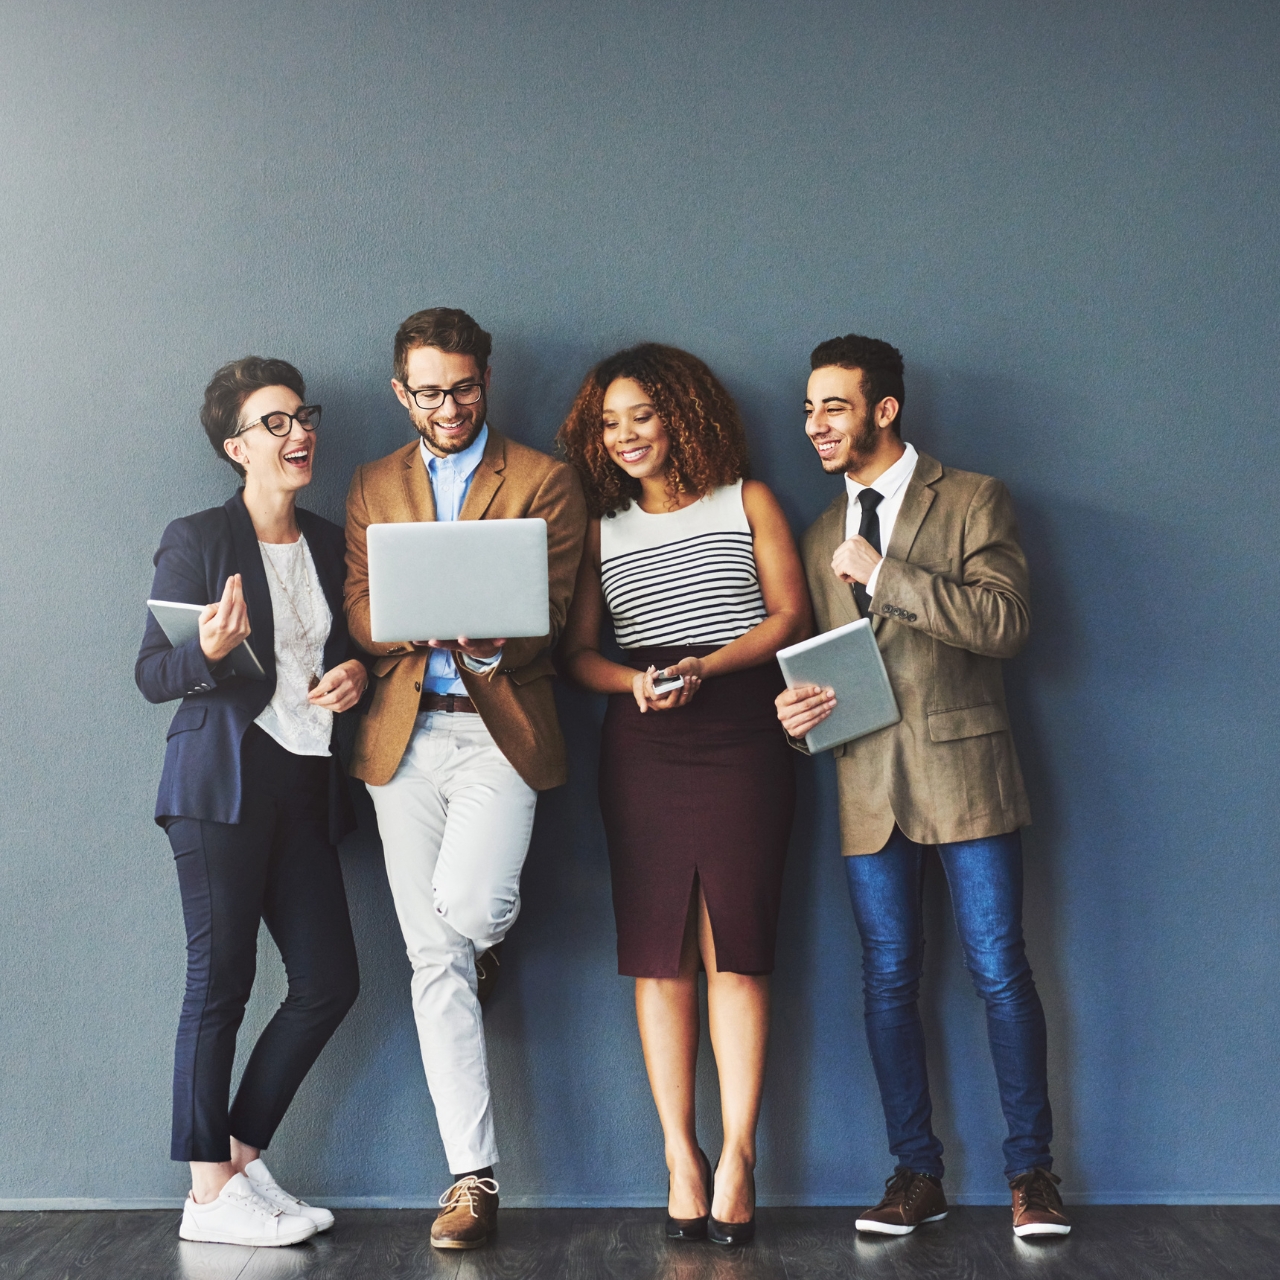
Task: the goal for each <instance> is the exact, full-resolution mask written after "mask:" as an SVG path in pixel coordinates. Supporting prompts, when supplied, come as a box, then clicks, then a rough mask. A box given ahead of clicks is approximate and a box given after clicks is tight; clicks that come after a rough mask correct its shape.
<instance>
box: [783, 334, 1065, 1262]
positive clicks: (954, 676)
mask: <svg viewBox="0 0 1280 1280" xmlns="http://www.w3.org/2000/svg"><path fill="white" fill-rule="evenodd" d="M810 364H811V367H812V372H811V374H810V377H809V386H808V392H807V397H806V400H805V431H806V433H807V435H808V437H809V440H810V442H811V443H812V444H813V446H814V449H815V450H816V451H817V454H818V457H819V460H820V461H821V463H822V467H823V469H824V470H825V471H827V472H828V473H831V474H843V475H844V477H845V491H844V492H843V493H842V494H841V495H840V496H839V497H838V498H837V499H836V500H835V501H834V502H833V503H832V504H831V505H830V506H829V507H828V508H827V510H826V511H825V512H824V513H823V514H822V515H821V516H820V517H819V518H818V520H817V521H816V522H815V523H814V524H813V526H812V527H811V528H810V529H809V531H808V532H807V533H806V535H805V539H804V562H805V571H806V574H807V576H808V579H809V589H810V591H811V593H812V595H813V603H814V611H815V614H816V616H817V619H818V625H819V627H820V628H821V629H822V630H824V631H828V630H831V629H832V628H834V627H839V626H843V625H844V624H846V623H850V622H855V621H857V620H858V619H859V618H862V617H868V618H870V620H871V627H872V629H873V630H874V632H875V636H876V640H877V643H878V644H879V647H880V652H881V655H882V656H883V658H884V664H885V668H886V670H887V671H888V673H889V680H890V683H891V684H892V686H893V691H894V695H895V696H896V698H897V700H898V706H899V709H900V710H901V712H902V719H901V720H900V721H899V722H898V723H897V724H895V725H891V726H889V727H888V728H886V729H881V730H879V731H878V732H876V733H872V734H868V735H867V736H865V737H863V738H858V739H856V740H855V741H853V742H848V743H845V744H844V745H843V746H838V747H836V748H835V751H834V754H835V755H836V757H837V758H836V776H837V780H838V791H839V800H840V835H841V843H842V845H843V851H844V853H845V855H846V857H845V870H846V873H847V878H848V882H849V892H850V897H851V899H852V901H853V911H854V917H855V919H856V921H857V925H858V932H859V933H860V935H861V937H862V954H863V961H862V967H863V991H864V997H865V1023H866V1031H867V1041H868V1044H869V1046H870V1050H871V1059H872V1063H873V1065H874V1067H875V1072H876V1080H877V1082H878V1084H879V1086H880V1097H881V1102H882V1103H883V1106H884V1113H885V1122H886V1127H887V1129H888V1135H889V1149H890V1151H891V1153H892V1154H893V1156H894V1158H895V1162H896V1167H895V1169H894V1173H893V1175H892V1177H890V1178H889V1180H888V1182H887V1183H886V1188H885V1195H884V1198H883V1199H882V1200H881V1202H880V1203H879V1204H878V1205H876V1206H875V1208H873V1209H869V1210H867V1211H866V1212H865V1213H863V1214H862V1215H861V1216H860V1217H859V1218H858V1219H857V1226H858V1229H859V1230H861V1231H873V1232H879V1233H883V1234H889V1235H905V1234H907V1233H908V1232H911V1231H914V1230H915V1228H916V1226H917V1225H919V1224H920V1223H921V1222H935V1221H938V1220H940V1219H942V1218H944V1217H946V1213H947V1201H946V1197H945V1195H944V1194H943V1190H942V1173H943V1164H942V1143H941V1142H939V1141H938V1139H937V1137H936V1136H935V1134H934V1132H933V1128H932V1125H931V1123H930V1120H931V1116H932V1105H931V1103H930V1100H929V1084H928V1076H927V1073H926V1068H925V1043H924V1031H923V1028H922V1026H921V1022H920V1015H919V1011H918V1008H917V995H918V992H919V986H920V975H921V970H922V967H923V959H924V936H923V932H922V923H921V891H922V884H923V874H924V866H925V853H926V850H927V848H928V847H929V846H930V845H932V846H934V847H935V848H936V849H937V851H938V855H939V860H940V861H941V863H942V867H943V870H944V872H945V873H946V877H947V883H948V886H949V888H950V891H951V900H952V906H953V908H954V912H955V918H956V924H957V927H958V930H959V934H960V939H961V942H962V944H963V946H964V950H965V958H966V961H967V964H968V967H969V971H970V973H971V975H972V977H973V980H974V985H975V986H976V988H977V990H978V994H979V995H981V996H982V998H983V1000H984V1002H985V1003H986V1009H987V1031H988V1038H989V1041H990V1045H991V1055H992V1059H993V1061H994V1064H995V1069H996V1078H997V1082H998V1084H999V1087H1000V1100H1001V1104H1002V1106H1003V1109H1004V1115H1005V1120H1006V1122H1007V1124H1008V1130H1009V1136H1008V1138H1007V1140H1006V1141H1005V1143H1004V1156H1005V1176H1006V1177H1007V1178H1008V1179H1009V1184H1010V1187H1011V1189H1012V1194H1013V1228H1014V1231H1015V1232H1016V1233H1017V1234H1018V1235H1020V1236H1026V1235H1046V1234H1055V1235H1061V1234H1066V1233H1067V1232H1069V1231H1070V1229H1071V1226H1070V1222H1069V1220H1068V1218H1067V1215H1066V1214H1065V1212H1064V1211H1063V1207H1062V1200H1061V1197H1060V1196H1059V1194H1058V1191H1057V1187H1056V1183H1057V1181H1058V1179H1057V1177H1056V1176H1055V1175H1054V1174H1053V1173H1052V1172H1051V1168H1052V1158H1051V1156H1050V1154H1049V1141H1050V1138H1051V1137H1052V1132H1053V1122H1052V1116H1051V1112H1050V1108H1049V1094H1048V1081H1047V1070H1046V1061H1045V1020H1044V1011H1043V1009H1042V1008H1041V1005H1040V997H1039V995H1038V994H1037V992H1036V988H1035V983H1034V981H1033V980H1032V976H1031V968H1030V966H1029V964H1028V963H1027V958H1026V953H1025V949H1024V946H1023V938H1022V843H1021V838H1020V834H1019V828H1021V827H1023V826H1026V825H1027V823H1028V822H1030V814H1029V811H1028V806H1027V797H1026V792H1025V790H1024V788H1023V784H1022V774H1021V771H1020V770H1019V768H1018V757H1017V753H1016V752H1015V750H1014V746H1013V736H1012V734H1011V733H1010V731H1009V716H1008V712H1007V711H1006V709H1005V700H1004V683H1003V680H1002V677H1001V670H1000V664H1001V661H1002V659H1004V658H1011V657H1013V656H1014V655H1015V654H1016V653H1017V652H1018V651H1019V650H1020V649H1021V648H1022V646H1023V645H1024V644H1025V643H1026V640H1027V634H1028V631H1029V629H1030V623H1031V615H1030V610H1029V606H1028V575H1027V562H1026V558H1025V557H1024V556H1023V554H1022V548H1021V547H1020V546H1019V544H1018V527H1017V522H1016V520H1015V519H1014V514H1013V506H1012V503H1011V502H1010V500H1009V493H1008V491H1007V490H1006V489H1005V487H1004V485H1003V484H1001V483H1000V481H998V480H994V479H992V478H991V477H990V476H982V475H975V474H974V473H972V472H968V471H956V470H953V469H952V468H950V467H944V466H943V465H942V464H941V463H940V462H937V461H935V460H934V459H933V458H930V457H929V456H928V455H926V454H922V453H917V452H916V450H915V449H914V448H913V447H912V446H911V445H910V444H905V443H904V442H903V440H902V437H901V431H900V421H901V407H902V403H903V400H904V396H905V390H904V386H903V375H902V356H901V355H900V354H899V352H898V351H897V350H896V349H895V348H894V347H891V346H890V345H889V344H888V343H887V342H881V341H879V340H878V339H875V338H866V337H861V336H859V335H857V334H849V335H847V336H846V337H843V338H833V339H831V340H830V341H828V342H824V343H822V344H821V345H820V346H818V347H817V348H816V349H815V350H814V352H813V354H812V356H811V359H810ZM837 696H838V693H837V691H836V690H833V689H820V688H818V687H817V686H813V685H809V686H802V687H799V688H795V689H789V690H787V691H786V692H785V693H783V694H781V695H779V697H778V716H779V719H780V720H781V721H782V724H783V727H784V728H785V729H786V731H787V733H788V735H789V736H790V737H791V739H792V741H793V743H794V744H795V745H797V746H800V747H801V749H803V744H802V743H801V742H800V741H799V740H800V739H802V738H803V737H804V735H805V734H806V733H808V732H809V730H810V729H812V728H813V727H814V726H815V725H816V724H818V723H819V722H820V721H821V720H823V719H824V718H825V717H826V716H828V715H829V714H830V713H831V709H832V707H833V706H834V705H835V701H836V698H837Z"/></svg>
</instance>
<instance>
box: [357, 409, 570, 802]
mask: <svg viewBox="0 0 1280 1280" xmlns="http://www.w3.org/2000/svg"><path fill="white" fill-rule="evenodd" d="M520 516H533V517H537V516H540V517H541V518H542V519H544V520H545V521H546V522H547V559H548V570H549V575H550V593H551V632H550V634H549V635H545V636H540V637H538V638H535V639H521V640H510V641H508V643H507V645H506V647H505V648H504V649H503V652H502V661H501V662H500V663H499V664H498V667H497V668H496V669H495V670H494V671H493V672H492V673H490V674H489V675H476V674H475V673H474V672H471V671H468V670H466V668H465V667H463V665H462V664H461V663H458V672H459V674H460V675H461V677H462V683H463V684H464V685H466V687H467V694H468V696H469V697H470V698H471V700H472V701H473V702H474V703H475V704H476V709H477V710H478V711H479V712H480V718H481V719H482V720H483V721H484V723H485V726H486V727H487V728H488V730H489V732H490V733H491V734H493V740H494V741H495V742H496V743H497V744H498V746H499V747H500V748H501V750H502V753H503V754H504V755H505V756H506V757H507V759H508V760H510V761H511V763H512V765H514V766H515V769H516V771H517V772H518V773H519V774H520V776H521V777H522V778H523V779H524V780H525V782H527V783H528V784H529V786H531V787H532V788H533V789H534V790H535V791H545V790H547V788H549V787H558V786H560V785H561V783H563V782H565V781H567V779H568V776H569V775H568V766H567V763H566V760H565V749H564V739H563V738H562V737H561V736H560V723H559V721H558V720H557V719H556V704H555V699H554V698H553V696H552V692H551V676H552V674H553V668H552V665H551V648H552V646H553V645H554V644H555V642H556V639H557V637H558V636H559V634H560V631H561V628H562V627H563V626H564V620H565V616H566V615H567V614H568V612H569V601H570V599H571V598H572V596H573V584H574V579H575V577H576V576H577V572H578V560H579V558H580V557H581V555H582V539H583V536H584V534H585V532H586V528H587V508H586V503H585V501H584V500H583V497H582V486H581V485H580V484H579V482H578V477H577V474H576V473H575V472H574V471H573V469H572V468H571V467H568V466H566V465H565V464H564V463H563V462H557V461H556V460H555V459H554V458H549V457H548V456H547V455H546V454H545V453H539V452H538V451H537V450H536V449H530V448H528V447H527V446H526V445H522V444H517V443H516V442H515V441H514V440H508V439H507V438H506V437H505V436H503V435H501V434H499V433H498V432H497V431H495V430H494V429H493V427H490V428H489V441H488V443H487V444H486V445H485V450H484V456H483V457H482V458H481V460H480V465H479V466H478V467H477V468H476V471H475V475H474V476H473V477H472V480H471V488H470V489H469V490H468V491H467V498H466V501H465V502H464V503H463V504H462V519H463V520H502V519H513V518H516V517H520ZM435 518H436V507H435V499H434V497H433V496H432V493H431V481H430V479H429V478H428V476H427V469H426V467H425V466H423V463H422V455H421V452H420V450H419V446H418V443H417V441H414V443H413V444H407V445H405V446H404V448H403V449H397V450H396V451H395V453H392V454H388V456H387V457H385V458H379V459H378V460H377V461H376V462H366V463H365V464H364V466H362V467H357V468H356V473H355V475H354V476H353V477H352V479H351V489H350V492H349V493H348V494H347V583H346V590H345V600H346V612H347V627H348V629H349V630H350V632H351V636H352V638H353V639H354V640H355V641H356V643H357V644H358V645H360V647H361V648H362V649H364V650H366V651H367V652H368V653H371V654H373V655H374V657H375V661H374V663H373V667H372V669H373V704H372V706H371V707H370V708H369V711H368V713H367V714H366V715H364V716H363V717H362V718H361V721H360V726H359V729H358V731H357V734H356V744H355V752H354V755H353V756H352V761H351V773H352V774H353V775H354V776H355V777H357V778H361V779H363V780H364V781H365V782H368V783H371V784H372V785H373V786H383V785H385V784H386V783H388V782H390V781H391V778H392V775H393V774H394V773H395V771H396V768H397V767H398V766H399V764H400V757H401V756H403V755H404V750H405V747H407V746H408V745H409V738H410V735H411V734H412V733H413V721H414V717H415V716H416V715H417V714H418V700H419V698H420V696H421V693H422V678H423V673H424V672H425V671H426V667H427V659H428V657H429V655H428V653H426V652H425V651H415V650H414V649H413V647H412V646H411V645H408V644H378V643H375V642H374V640H373V639H372V637H371V636H370V634H369V557H368V552H367V550H366V547H365V529H366V528H367V527H368V526H369V525H370V524H381V523H391V522H396V521H408V520H434V519H435Z"/></svg>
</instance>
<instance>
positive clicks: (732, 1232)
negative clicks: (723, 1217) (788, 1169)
mask: <svg viewBox="0 0 1280 1280" xmlns="http://www.w3.org/2000/svg"><path fill="white" fill-rule="evenodd" d="M755 1238H756V1172H755V1170H754V1169H752V1171H751V1217H750V1219H749V1220H748V1221H746V1222H721V1221H720V1219H719V1218H713V1217H712V1216H711V1215H710V1214H708V1215H707V1239H708V1240H710V1241H711V1243H712V1244H723V1245H736V1244H750V1243H751V1242H752V1241H753V1240H754V1239H755Z"/></svg>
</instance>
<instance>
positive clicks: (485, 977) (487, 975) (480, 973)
mask: <svg viewBox="0 0 1280 1280" xmlns="http://www.w3.org/2000/svg"><path fill="white" fill-rule="evenodd" d="M501 967H502V943H501V942H497V943H494V945H493V946H491V947H490V948H489V950H488V951H482V952H481V953H480V954H479V955H478V956H476V999H477V1000H479V1001H480V1003H481V1004H484V1002H485V1001H486V1000H488V998H489V997H490V996H491V995H492V994H493V989H494V987H496V986H497V985H498V970H499V969H500V968H501Z"/></svg>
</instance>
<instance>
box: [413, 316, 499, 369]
mask: <svg viewBox="0 0 1280 1280" xmlns="http://www.w3.org/2000/svg"><path fill="white" fill-rule="evenodd" d="M417 347H435V348H436V349H437V350H438V351H456V352H458V353H460V354H461V355H464V356H472V357H474V359H475V362H476V368H477V369H478V370H479V372H480V373H484V371H485V370H486V369H487V368H488V367H489V352H490V351H491V350H493V338H492V337H491V336H490V335H489V334H487V333H485V331H484V330H483V329H482V328H481V327H480V326H479V325H478V324H476V322H475V321H474V320H473V319H472V318H471V317H470V316H469V315H467V313H466V312H465V311H458V310H457V309H456V308H454V307H430V308H428V309H427V310H426V311H415V312H414V313H413V315H411V316H410V317H409V318H408V319H407V320H406V321H405V322H404V323H403V324H402V325H401V326H400V327H399V328H398V329H397V330H396V345H395V363H394V368H395V376H396V381H397V382H399V383H400V384H401V385H402V386H408V382H409V352H410V351H413V350H414V349H415V348H417Z"/></svg>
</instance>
